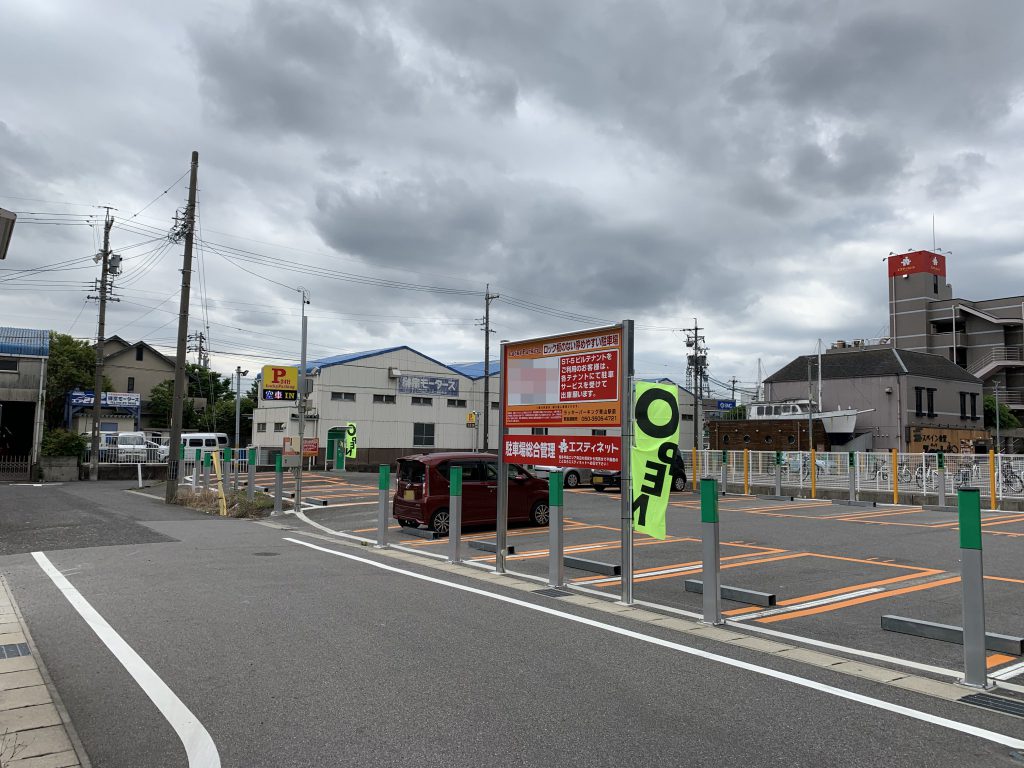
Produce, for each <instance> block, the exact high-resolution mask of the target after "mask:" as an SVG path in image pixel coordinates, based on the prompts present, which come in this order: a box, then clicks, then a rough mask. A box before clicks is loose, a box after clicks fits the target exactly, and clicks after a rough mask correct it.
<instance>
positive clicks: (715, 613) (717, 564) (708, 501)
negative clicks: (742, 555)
mask: <svg viewBox="0 0 1024 768" xmlns="http://www.w3.org/2000/svg"><path fill="white" fill-rule="evenodd" d="M715 486H716V484H715V480H714V479H713V478H710V477H705V478H702V479H701V481H700V530H701V534H700V535H701V550H702V553H703V565H702V572H703V576H704V586H703V590H704V598H703V604H704V618H703V619H701V621H702V623H704V624H712V625H716V624H724V623H725V621H724V620H723V619H722V584H721V574H720V571H721V564H722V558H721V538H720V534H719V530H718V488H717V487H715Z"/></svg>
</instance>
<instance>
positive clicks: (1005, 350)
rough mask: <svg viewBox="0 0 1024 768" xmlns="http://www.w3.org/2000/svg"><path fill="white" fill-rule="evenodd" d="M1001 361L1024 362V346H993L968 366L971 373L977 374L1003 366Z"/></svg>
mask: <svg viewBox="0 0 1024 768" xmlns="http://www.w3.org/2000/svg"><path fill="white" fill-rule="evenodd" d="M1000 363H1016V364H1024V347H992V348H991V349H989V350H988V351H987V352H985V353H984V354H983V355H982V356H981V357H980V358H978V359H977V360H975V361H974V362H973V363H971V365H969V366H968V367H967V370H968V372H969V373H972V374H974V375H975V376H977V375H978V374H979V373H982V372H984V371H985V370H986V369H988V370H992V369H995V368H999V367H1001V366H1000V365H999V364H1000Z"/></svg>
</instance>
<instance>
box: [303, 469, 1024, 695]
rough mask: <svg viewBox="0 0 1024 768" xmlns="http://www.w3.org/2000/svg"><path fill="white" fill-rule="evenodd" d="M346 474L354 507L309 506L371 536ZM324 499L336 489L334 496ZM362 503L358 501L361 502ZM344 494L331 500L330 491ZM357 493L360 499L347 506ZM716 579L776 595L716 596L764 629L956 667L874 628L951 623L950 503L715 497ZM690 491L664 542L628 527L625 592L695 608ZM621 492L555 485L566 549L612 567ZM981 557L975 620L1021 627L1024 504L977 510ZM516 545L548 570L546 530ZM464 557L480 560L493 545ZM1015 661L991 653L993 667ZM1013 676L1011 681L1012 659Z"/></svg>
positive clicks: (526, 564)
mask: <svg viewBox="0 0 1024 768" xmlns="http://www.w3.org/2000/svg"><path fill="white" fill-rule="evenodd" d="M364 478H365V480H364V481H363V482H362V483H355V482H352V481H349V484H348V485H345V486H341V488H340V489H339V490H338V491H337V493H338V494H345V499H351V500H352V501H353V502H355V505H354V506H353V507H350V508H347V509H345V508H341V507H338V508H335V509H333V510H332V509H331V508H325V509H323V510H321V511H316V512H312V513H310V514H311V516H312V517H313V519H315V520H317V521H319V522H321V523H322V524H325V525H333V526H335V529H336V530H344V531H347V532H349V533H353V534H356V535H362V536H367V537H371V538H372V537H373V536H374V534H375V532H376V489H375V487H373V482H374V481H375V480H376V477H375V476H371V475H366V476H364ZM335 498H338V499H341V496H340V495H339V496H337V497H335ZM360 500H362V501H360ZM342 503H344V502H342ZM359 504H363V506H362V507H359V506H357V505H359ZM719 508H720V515H721V520H722V523H721V535H722V547H721V555H722V574H721V582H722V583H723V584H725V585H728V586H735V587H741V588H745V589H750V590H756V591H759V592H766V593H771V594H774V595H775V596H776V600H777V604H776V605H775V606H772V607H763V606H751V605H748V604H744V603H738V602H733V601H728V600H723V603H722V606H723V613H724V614H725V615H726V616H727V617H728V618H729V620H731V621H734V622H742V623H744V624H747V625H749V626H753V627H758V628H761V629H762V630H764V631H770V632H774V633H784V634H791V635H797V636H800V637H803V638H809V639H810V640H811V641H813V642H817V643H829V644H835V645H838V646H843V647H852V648H855V649H858V650H862V651H868V652H871V653H875V654H883V655H886V656H893V657H896V658H899V659H902V660H908V661H911V662H916V663H921V664H927V665H931V666H936V667H941V668H944V669H952V670H955V669H959V668H961V666H962V658H963V657H962V648H961V646H959V645H953V644H949V643H943V642H939V641H935V640H927V639H923V638H917V637H912V636H908V635H898V634H895V633H892V632H888V631H884V630H882V629H881V617H882V615H885V614H894V615H900V616H908V617H910V618H915V619H921V620H925V621H932V622H938V623H944V624H952V625H956V626H959V625H960V623H961V618H960V611H961V607H960V588H959V548H958V539H957V533H958V530H957V520H956V515H955V513H951V512H949V511H936V510H927V509H923V508H922V507H916V506H903V507H895V506H877V507H849V506H845V505H841V504H832V503H830V502H823V501H815V500H809V499H796V500H793V501H780V500H767V499H763V498H755V497H750V496H725V497H723V498H721V499H720V507H719ZM699 509H700V500H699V498H698V496H697V494H695V493H692V492H683V493H675V494H673V495H672V501H671V505H670V508H669V513H668V537H667V538H666V539H665V540H664V541H661V540H657V539H652V538H650V537H648V536H645V535H641V534H635V535H634V596H635V598H636V599H637V600H639V601H643V602H649V603H652V604H656V605H662V606H668V607H670V608H674V609H677V610H681V611H684V612H690V613H692V614H696V613H698V612H699V611H700V610H701V597H700V595H699V594H696V593H692V592H687V591H685V589H684V583H683V582H684V581H685V580H686V579H700V578H701V538H700V516H699V515H700V513H699ZM619 510H620V496H619V494H618V493H595V492H594V491H592V490H590V489H575V490H566V493H565V554H566V555H568V556H574V557H578V558H584V559H587V560H592V561H597V562H599V563H605V564H610V565H615V564H618V563H619V562H620V559H621V552H620V538H619V537H620V533H619V530H620V529H619ZM982 530H983V533H984V535H983V541H984V547H985V549H984V552H985V555H984V557H985V566H986V577H987V578H986V618H987V626H988V631H990V632H997V633H1000V634H1007V635H1015V636H1020V635H1024V610H1022V609H1021V606H1022V605H1024V558H1022V557H1021V555H1022V554H1024V535H1022V533H1024V514H1021V513H1010V512H1000V511H992V512H986V513H984V514H983V519H982ZM389 536H390V539H391V541H392V542H398V543H401V545H402V546H404V547H407V548H409V549H410V550H413V551H423V552H432V553H435V554H444V553H445V552H446V548H447V541H446V540H445V539H441V540H436V541H429V540H425V539H422V538H418V537H414V536H411V535H407V533H406V532H404V531H402V530H400V529H399V528H398V526H397V525H393V526H392V529H391V532H390V534H389ZM463 538H464V541H465V542H466V543H467V545H469V543H470V542H473V541H493V540H494V531H493V530H488V529H484V530H481V529H476V530H466V531H465V532H464V535H463ZM508 543H509V545H511V546H514V547H515V554H513V555H510V556H509V558H508V562H507V567H508V569H509V570H510V571H513V572H518V573H523V574H527V575H530V576H532V577H534V578H538V579H542V578H546V576H547V567H548V562H547V557H548V532H547V529H546V528H536V527H532V526H518V527H512V528H511V529H510V530H509V532H508ZM466 551H467V553H469V556H470V559H472V560H474V561H476V562H479V563H483V564H492V563H493V562H494V560H495V556H494V555H493V554H487V553H484V552H480V553H476V552H475V551H474V550H473V549H471V548H468V547H467V550H466ZM566 574H567V578H568V580H569V582H570V583H571V584H572V585H574V586H577V587H581V588H586V589H590V590H593V591H595V592H600V593H603V594H607V595H609V596H612V597H614V596H616V595H617V594H618V593H619V590H620V589H621V582H620V578H619V577H618V576H608V575H604V574H601V573H595V572H591V571H584V570H579V569H574V568H567V569H566ZM1020 662H1021V659H1020V658H1018V657H1015V656H1009V655H1006V654H998V653H990V654H989V666H990V669H991V671H992V672H998V671H999V670H1001V669H1009V668H1011V667H1014V665H1018V664H1020ZM1020 672H1021V677H1020V678H1018V682H1021V683H1024V669H1022V670H1021V671H1020Z"/></svg>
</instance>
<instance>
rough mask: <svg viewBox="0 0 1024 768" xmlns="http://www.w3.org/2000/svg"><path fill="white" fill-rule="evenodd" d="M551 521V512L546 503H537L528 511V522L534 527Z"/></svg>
mask: <svg viewBox="0 0 1024 768" xmlns="http://www.w3.org/2000/svg"><path fill="white" fill-rule="evenodd" d="M550 519H551V512H550V510H549V509H548V503H547V502H546V501H538V502H537V503H535V504H534V505H533V508H532V509H531V510H530V522H531V523H533V524H534V525H547V524H548V521H549V520H550Z"/></svg>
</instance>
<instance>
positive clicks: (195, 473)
mask: <svg viewBox="0 0 1024 768" xmlns="http://www.w3.org/2000/svg"><path fill="white" fill-rule="evenodd" d="M202 460H203V451H202V449H201V448H196V458H195V461H193V462H192V490H193V491H194V490H195V489H196V487H197V486H198V485H199V466H200V464H201V462H202Z"/></svg>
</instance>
